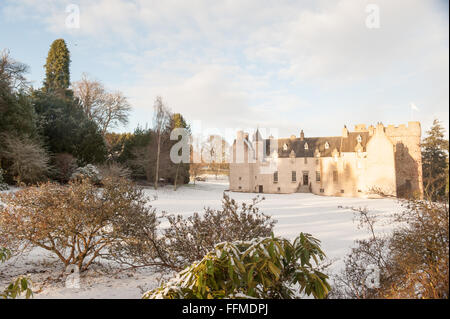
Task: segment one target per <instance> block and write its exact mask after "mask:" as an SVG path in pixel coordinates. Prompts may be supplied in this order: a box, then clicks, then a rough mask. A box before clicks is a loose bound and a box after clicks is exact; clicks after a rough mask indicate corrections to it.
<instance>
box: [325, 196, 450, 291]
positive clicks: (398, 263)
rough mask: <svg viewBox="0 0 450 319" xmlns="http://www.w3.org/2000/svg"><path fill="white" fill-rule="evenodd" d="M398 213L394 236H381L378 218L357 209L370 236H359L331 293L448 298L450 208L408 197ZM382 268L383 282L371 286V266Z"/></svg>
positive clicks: (446, 204) (380, 273)
mask: <svg viewBox="0 0 450 319" xmlns="http://www.w3.org/2000/svg"><path fill="white" fill-rule="evenodd" d="M404 208H405V209H404V211H403V212H402V213H399V214H396V215H395V217H394V222H395V223H396V225H398V226H397V227H396V228H395V229H394V231H393V232H392V233H391V234H387V235H377V234H375V231H374V228H375V226H374V225H375V223H376V218H375V217H374V216H371V215H369V212H368V211H366V210H361V209H357V210H356V211H357V213H358V214H359V218H360V222H361V226H364V227H366V228H367V229H368V230H369V232H370V234H371V236H370V238H369V239H365V240H358V241H357V245H356V247H355V248H353V249H352V252H351V254H349V255H348V256H347V257H346V259H345V269H344V270H343V271H342V273H341V274H339V275H338V276H337V277H336V282H337V285H336V287H335V288H334V289H333V297H339V298H352V299H355V298H361V299H367V298H402V299H404V298H425V299H429V298H432V299H436V298H448V297H449V271H448V267H449V211H448V199H447V202H433V201H431V200H410V201H406V202H405V204H404ZM369 268H373V269H377V270H378V271H379V283H377V285H367V283H366V282H367V276H368V273H367V269H369Z"/></svg>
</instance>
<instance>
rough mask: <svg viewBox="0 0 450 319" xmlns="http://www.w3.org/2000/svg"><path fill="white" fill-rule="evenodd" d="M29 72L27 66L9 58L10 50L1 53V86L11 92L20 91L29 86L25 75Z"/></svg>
mask: <svg viewBox="0 0 450 319" xmlns="http://www.w3.org/2000/svg"><path fill="white" fill-rule="evenodd" d="M27 72H28V66H27V65H26V64H23V63H20V62H17V61H15V60H13V59H12V58H11V57H10V56H9V51H8V50H3V51H1V52H0V84H1V85H2V86H3V85H5V86H8V87H9V89H10V90H19V89H20V88H25V87H27V85H28V82H27V80H26V79H25V76H24V74H25V73H27Z"/></svg>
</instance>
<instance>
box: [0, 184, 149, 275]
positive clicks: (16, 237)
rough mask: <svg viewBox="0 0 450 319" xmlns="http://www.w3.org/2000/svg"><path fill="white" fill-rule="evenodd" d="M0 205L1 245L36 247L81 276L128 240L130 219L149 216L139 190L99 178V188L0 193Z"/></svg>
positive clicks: (42, 188)
mask: <svg viewBox="0 0 450 319" xmlns="http://www.w3.org/2000/svg"><path fill="white" fill-rule="evenodd" d="M0 201H1V202H3V203H4V204H5V205H3V206H0V225H2V227H0V238H1V239H2V240H3V239H4V240H5V242H6V243H9V242H11V243H14V244H16V245H17V243H20V244H21V246H22V247H23V246H31V247H41V248H43V249H46V250H48V251H50V252H52V253H54V254H55V255H56V256H57V257H58V258H59V259H60V260H61V261H62V262H63V263H64V265H65V266H66V267H67V266H69V265H76V266H77V267H78V268H79V269H80V271H84V270H86V269H87V268H88V267H89V266H90V265H91V264H92V263H93V262H94V261H95V260H96V259H97V258H98V257H99V256H100V255H103V254H107V253H108V248H109V247H111V246H112V245H114V244H115V243H117V242H121V241H123V240H125V241H126V240H129V238H128V236H129V229H132V228H134V227H136V224H135V223H133V222H132V221H130V220H129V219H127V218H126V217H127V216H128V215H129V214H130V215H133V216H139V215H146V216H147V215H150V216H153V215H154V212H153V211H152V210H151V209H150V208H148V207H147V198H146V197H145V195H144V193H143V190H142V189H140V188H138V187H136V186H135V185H134V184H133V183H131V182H130V181H128V180H125V179H123V180H108V179H104V180H103V183H102V188H101V189H100V188H98V187H96V186H95V185H94V184H93V183H92V182H91V181H90V180H89V179H82V180H81V181H73V182H70V183H69V184H68V185H67V186H62V185H60V184H57V183H50V182H48V183H45V184H42V185H40V186H39V187H28V188H24V189H22V190H19V191H17V192H15V193H10V194H4V193H0ZM124 221H126V222H124ZM147 227H150V225H147ZM154 227H155V226H154Z"/></svg>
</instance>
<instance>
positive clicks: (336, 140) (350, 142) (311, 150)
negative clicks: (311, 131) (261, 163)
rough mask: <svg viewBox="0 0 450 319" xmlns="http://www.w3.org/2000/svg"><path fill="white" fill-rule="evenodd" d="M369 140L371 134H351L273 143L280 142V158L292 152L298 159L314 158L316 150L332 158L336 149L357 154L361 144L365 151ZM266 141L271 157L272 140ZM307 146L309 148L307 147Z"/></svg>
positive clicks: (278, 148)
mask: <svg viewBox="0 0 450 319" xmlns="http://www.w3.org/2000/svg"><path fill="white" fill-rule="evenodd" d="M359 136H360V141H359V138H358V137H359ZM369 139H370V135H369V132H349V133H348V137H342V136H329V137H305V138H304V139H303V140H302V139H301V138H295V139H292V138H280V139H278V140H273V141H274V142H275V141H278V147H277V150H278V157H289V156H290V154H291V152H292V151H294V152H295V156H296V157H314V154H315V151H316V149H318V150H319V152H320V156H321V157H331V156H332V154H333V151H334V150H335V149H336V150H337V151H338V152H341V153H344V152H355V150H356V146H357V145H358V143H361V147H362V149H363V151H365V150H366V145H367V142H368V141H369ZM264 141H265V147H266V155H270V154H269V153H270V141H271V140H270V139H265V140H264ZM306 144H307V147H305V145H306ZM327 144H328V145H327ZM285 145H286V147H285ZM326 146H328V147H326Z"/></svg>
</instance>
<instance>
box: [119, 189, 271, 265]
mask: <svg viewBox="0 0 450 319" xmlns="http://www.w3.org/2000/svg"><path fill="white" fill-rule="evenodd" d="M259 202H260V200H259V199H258V198H255V199H254V200H253V201H252V203H251V204H246V203H242V204H241V205H239V204H238V203H237V202H236V201H235V200H234V199H231V198H230V197H229V196H228V195H226V194H224V195H223V200H222V209H220V210H214V209H211V208H205V211H204V213H203V214H202V215H200V214H198V213H194V215H193V216H190V217H187V218H184V217H183V216H181V215H178V216H175V215H167V214H164V216H165V217H166V218H167V220H168V222H169V226H168V227H167V228H166V229H164V230H163V231H162V234H161V236H159V237H158V236H157V234H155V233H153V232H151V231H149V230H147V229H146V228H145V226H143V225H145V223H150V225H151V222H150V221H147V220H145V219H144V220H142V218H140V219H138V218H139V217H133V218H134V220H139V222H138V223H139V224H138V225H141V226H138V227H136V228H135V229H131V230H130V231H131V232H132V233H133V234H131V235H130V239H131V240H130V241H128V242H124V243H122V244H121V245H120V246H118V247H115V249H114V250H115V255H116V256H118V259H120V261H121V262H124V263H128V264H129V265H133V266H138V267H142V266H146V265H147V266H158V267H162V268H164V269H166V270H176V271H179V270H181V269H183V268H184V267H186V266H187V265H189V264H191V263H192V262H194V261H196V260H201V259H202V258H203V256H205V255H206V254H207V253H208V252H209V251H211V250H212V249H214V246H215V245H216V244H219V243H221V242H226V241H228V242H232V241H236V240H241V241H246V240H251V239H254V238H259V237H267V236H270V234H271V233H272V230H273V226H274V224H275V221H273V220H272V219H271V217H270V216H266V215H264V214H263V213H260V212H259V208H258V207H257V204H258V203H259ZM128 216H131V215H128ZM130 222H132V221H130ZM152 229H153V228H151V229H150V230H152Z"/></svg>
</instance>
